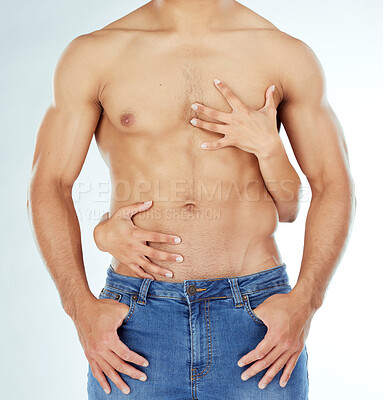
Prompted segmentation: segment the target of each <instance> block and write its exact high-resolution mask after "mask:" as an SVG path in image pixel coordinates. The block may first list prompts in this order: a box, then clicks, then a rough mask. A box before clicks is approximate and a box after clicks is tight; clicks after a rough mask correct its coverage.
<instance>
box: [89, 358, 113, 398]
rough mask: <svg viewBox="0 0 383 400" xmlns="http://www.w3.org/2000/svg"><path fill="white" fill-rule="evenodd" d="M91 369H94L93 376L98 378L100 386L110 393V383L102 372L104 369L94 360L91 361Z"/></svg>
mask: <svg viewBox="0 0 383 400" xmlns="http://www.w3.org/2000/svg"><path fill="white" fill-rule="evenodd" d="M89 365H90V369H91V371H92V374H93V376H94V377H95V378H96V380H97V381H98V383H99V384H100V386H101V387H102V388H103V390H104V392H105V393H106V394H109V393H110V385H109V383H108V381H107V379H106V378H105V375H104V373H103V372H102V369H101V368H100V367H99V365H98V364H97V363H96V361H94V360H90V361H89Z"/></svg>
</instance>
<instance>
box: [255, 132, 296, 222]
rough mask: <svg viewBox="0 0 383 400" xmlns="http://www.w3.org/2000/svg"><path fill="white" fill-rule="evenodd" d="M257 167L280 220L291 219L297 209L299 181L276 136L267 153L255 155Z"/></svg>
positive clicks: (293, 217)
mask: <svg viewBox="0 0 383 400" xmlns="http://www.w3.org/2000/svg"><path fill="white" fill-rule="evenodd" d="M257 158H258V163H259V168H260V171H261V174H262V177H263V180H264V182H265V185H266V188H267V190H268V191H269V193H270V195H271V197H272V198H273V200H274V203H275V205H276V207H277V210H278V213H279V219H280V221H293V220H294V219H295V218H296V216H297V214H298V210H299V191H300V187H301V181H300V179H299V176H298V174H297V172H296V171H295V169H294V167H293V166H292V165H291V163H290V161H289V159H288V157H287V154H286V151H285V148H284V146H283V143H282V141H281V140H280V139H279V138H277V140H276V143H275V145H274V146H273V148H272V149H270V152H268V154H265V155H262V156H259V155H258V156H257Z"/></svg>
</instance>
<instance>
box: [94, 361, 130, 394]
mask: <svg viewBox="0 0 383 400" xmlns="http://www.w3.org/2000/svg"><path fill="white" fill-rule="evenodd" d="M95 361H96V362H97V364H98V365H99V366H100V368H101V369H102V371H103V373H104V374H105V375H106V376H107V377H108V378H109V379H110V380H111V381H112V382H113V383H114V384H115V385H116V386H117V387H118V388H119V389H120V390H121V392H122V393H124V394H128V393H129V392H130V388H129V386H128V385H127V384H126V383H125V382H124V380H123V379H122V378H121V376H120V374H119V373H118V372H117V371H116V369H115V368H114V367H113V366H112V365H110V364H109V363H108V362H107V361H105V360H104V358H103V357H101V356H96V357H95Z"/></svg>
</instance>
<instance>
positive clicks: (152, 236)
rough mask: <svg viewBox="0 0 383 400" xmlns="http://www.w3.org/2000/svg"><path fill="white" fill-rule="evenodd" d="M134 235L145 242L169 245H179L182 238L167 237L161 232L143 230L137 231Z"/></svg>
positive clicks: (138, 229)
mask: <svg viewBox="0 0 383 400" xmlns="http://www.w3.org/2000/svg"><path fill="white" fill-rule="evenodd" d="M134 235H135V237H136V238H137V239H139V240H141V241H143V242H156V243H169V244H179V243H181V238H180V237H179V236H176V235H167V234H165V233H160V232H152V231H148V230H145V229H142V228H137V229H135V232H134Z"/></svg>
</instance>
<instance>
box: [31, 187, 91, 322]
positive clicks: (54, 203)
mask: <svg viewBox="0 0 383 400" xmlns="http://www.w3.org/2000/svg"><path fill="white" fill-rule="evenodd" d="M28 211H29V216H30V219H31V223H32V229H33V233H34V236H35V240H36V243H37V246H38V248H39V250H40V253H41V256H42V258H43V260H44V262H45V265H46V267H47V269H48V271H49V273H50V274H51V276H52V279H53V280H54V282H55V285H56V287H57V289H58V292H59V294H60V298H61V303H62V305H63V308H64V310H65V311H66V313H67V314H68V315H70V316H71V317H72V318H74V317H75V315H76V311H77V310H78V309H79V306H80V305H84V302H86V301H88V300H89V301H91V300H92V299H94V296H93V295H92V293H91V291H90V289H89V286H88V282H87V279H86V275H85V269H84V263H83V257H82V247H81V233H80V227H79V222H78V219H77V215H76V211H75V209H74V204H73V200H72V196H71V189H70V188H69V187H67V188H65V187H62V186H61V185H60V184H58V183H57V182H47V181H44V182H43V181H41V180H39V181H38V180H37V179H35V180H32V181H31V184H30V187H29V193H28Z"/></svg>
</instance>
